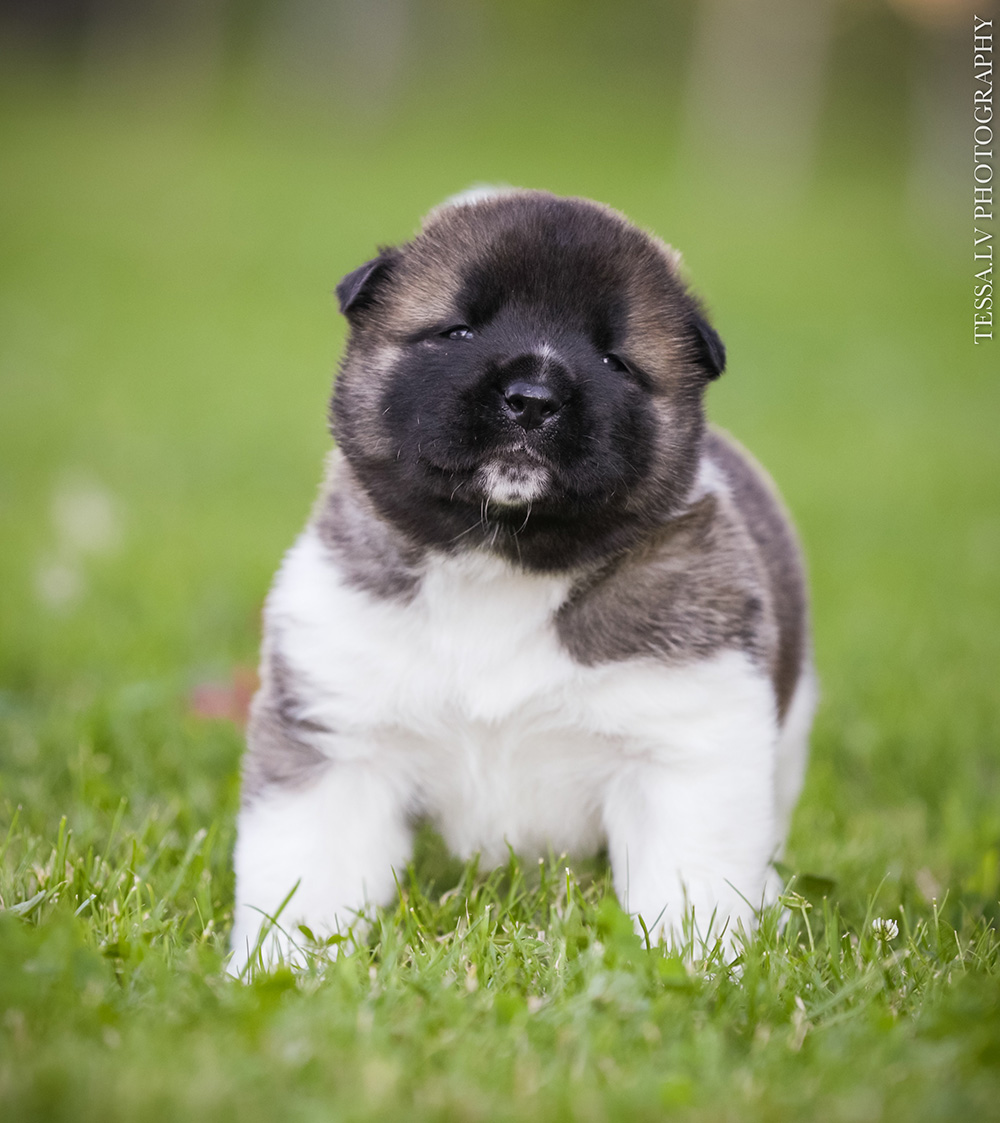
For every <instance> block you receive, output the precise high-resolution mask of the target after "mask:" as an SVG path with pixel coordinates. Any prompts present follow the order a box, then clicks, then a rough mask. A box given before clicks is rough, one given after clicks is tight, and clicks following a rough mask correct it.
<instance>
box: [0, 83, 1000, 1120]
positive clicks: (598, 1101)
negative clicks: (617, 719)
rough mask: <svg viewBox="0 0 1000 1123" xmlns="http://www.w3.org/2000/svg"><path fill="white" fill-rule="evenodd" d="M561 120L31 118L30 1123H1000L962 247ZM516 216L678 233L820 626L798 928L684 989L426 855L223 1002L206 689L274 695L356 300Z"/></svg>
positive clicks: (7, 649)
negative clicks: (338, 304)
mask: <svg viewBox="0 0 1000 1123" xmlns="http://www.w3.org/2000/svg"><path fill="white" fill-rule="evenodd" d="M579 94H580V100H579V102H574V103H573V104H569V103H568V101H567V102H563V103H558V104H555V103H554V105H553V110H552V113H551V115H550V116H549V117H548V118H547V120H546V121H545V122H544V123H540V122H538V121H532V122H529V123H527V124H525V123H523V122H514V121H511V120H506V119H504V118H503V117H502V115H497V116H496V117H494V118H491V119H490V120H492V124H490V125H489V127H487V128H485V129H476V128H472V127H471V126H470V119H469V118H468V117H467V116H463V113H466V109H465V107H463V106H462V105H461V104H460V103H459V102H458V101H456V102H455V103H454V104H452V103H450V102H449V104H448V106H447V107H445V108H444V109H442V110H441V113H440V114H439V115H438V116H437V117H435V119H434V126H433V129H432V128H431V126H430V125H429V124H427V121H426V120H423V123H422V124H421V125H420V127H416V126H415V125H414V123H413V121H411V122H410V123H409V125H407V127H404V126H403V125H402V124H399V123H397V124H386V125H384V126H381V127H380V130H376V132H378V135H377V136H375V137H373V136H372V135H370V134H367V135H362V134H361V133H360V132H352V131H351V130H349V129H348V128H347V127H346V126H340V125H337V124H336V123H331V122H329V121H325V120H323V119H321V118H312V119H304V120H303V119H295V120H293V119H291V118H286V117H282V116H281V115H280V114H278V113H277V112H274V113H264V112H261V113H260V114H259V115H257V116H256V117H252V116H251V115H249V114H245V115H239V116H238V117H237V118H235V119H232V118H225V119H222V118H219V119H216V118H215V117H213V116H212V115H207V116H206V115H198V114H196V113H192V112H189V111H188V110H186V109H185V108H184V107H183V106H182V105H181V106H178V105H175V104H174V103H172V102H167V103H166V104H165V107H164V105H158V104H157V103H156V102H155V99H151V100H150V101H146V102H143V101H141V99H140V100H138V101H135V100H133V99H131V98H130V97H128V96H125V94H124V93H123V94H120V95H119V96H114V95H113V94H110V93H108V92H107V91H105V92H104V93H103V94H101V93H95V94H92V95H91V96H89V97H87V98H71V97H69V95H68V94H67V93H66V91H65V89H64V88H63V87H61V86H60V85H59V84H58V83H50V84H44V83H41V82H38V81H36V80H35V79H33V78H31V77H27V76H22V77H21V79H20V80H15V79H13V78H8V79H7V85H6V86H5V87H4V97H3V100H2V105H0V542H2V548H0V1116H2V1117H3V1118H4V1119H5V1120H10V1121H12V1123H13V1121H15V1120H18V1121H20V1120H59V1119H66V1120H90V1119H93V1120H101V1121H102V1123H105V1121H106V1123H110V1121H115V1120H121V1121H123V1123H124V1121H129V1123H131V1121H133V1120H136V1119H140V1118H141V1119H143V1120H157V1119H184V1120H200V1119H206V1120H208V1119H211V1120H213V1121H220V1120H225V1119H234V1120H236V1119H238V1120H253V1119H258V1118H259V1119H274V1118H280V1119H285V1120H313V1119H316V1120H328V1119H345V1120H353V1119H359V1120H360V1119H371V1118H407V1119H414V1120H424V1119H428V1120H430V1119H468V1120H480V1119H483V1120H485V1119H491V1120H492V1119H511V1120H515V1119H516V1120H522V1119H539V1120H554V1119H560V1118H567V1119H568V1118H575V1119H576V1118H578V1119H584V1120H590V1119H593V1120H601V1119H619V1118H635V1119H647V1118H648V1119H654V1118H662V1117H663V1116H664V1115H670V1116H672V1117H677V1118H679V1119H691V1120H739V1121H746V1120H761V1121H764V1120H766V1121H768V1123H775V1121H780V1120H785V1119H788V1120H801V1119H819V1120H845V1121H850V1123H856V1121H860V1120H877V1119H889V1118H907V1119H914V1120H932V1119H959V1118H982V1119H986V1118H997V1117H998V1115H1000V1106H998V1105H1000V937H998V931H997V925H998V919H1000V903H998V897H1000V746H998V691H997V681H998V678H997V669H998V666H1000V628H998V621H1000V611H998V610H1000V581H998V580H997V566H998V561H1000V473H998V471H997V469H998V453H997V449H998V440H997V419H998V417H1000V410H998V407H1000V389H998V387H1000V380H998V379H997V377H996V370H997V367H996V362H995V356H996V352H995V351H993V350H991V348H989V347H985V346H984V347H980V348H978V349H977V348H974V347H973V345H972V331H971V323H972V314H971V303H972V297H971V287H972V281H971V273H972V270H971V269H970V268H969V264H970V259H969V255H970V254H971V250H969V251H968V253H967V247H966V245H965V241H966V240H967V239H966V234H967V231H965V230H964V228H962V230H961V231H959V232H958V233H956V232H954V231H953V230H952V229H951V228H950V227H946V228H945V229H944V231H943V232H942V231H935V230H934V229H932V228H928V226H927V225H926V224H924V225H921V226H920V227H917V226H916V225H914V224H912V223H910V222H909V221H908V220H907V218H906V214H905V213H904V212H905V208H903V207H902V205H901V203H900V198H901V193H900V191H899V190H898V187H897V186H896V185H897V183H898V180H899V176H898V174H897V171H896V170H895V169H893V168H891V167H889V168H887V169H886V170H885V172H884V174H883V173H882V171H880V169H879V168H877V167H875V166H873V167H869V168H867V169H861V170H858V171H857V173H856V174H853V175H849V174H846V173H845V174H838V172H837V171H836V170H835V169H833V168H830V169H828V171H827V173H825V174H824V176H823V177H822V178H821V179H820V180H819V181H818V182H817V183H815V184H814V185H812V187H810V188H809V190H808V192H807V195H806V197H805V198H804V200H802V201H801V202H800V203H799V204H798V205H794V206H788V205H785V204H784V203H782V202H780V201H776V200H769V199H768V198H767V197H765V196H763V195H755V194H754V193H753V192H752V191H746V192H745V191H742V190H737V189H735V188H734V185H732V184H718V183H716V184H710V183H701V182H697V181H690V180H687V179H685V178H683V177H681V176H680V175H678V174H676V173H675V172H673V171H671V168H670V167H669V165H668V164H666V163H664V158H663V153H662V151H660V150H658V149H657V148H656V146H651V145H650V144H649V143H647V142H646V141H647V139H648V137H649V136H650V135H652V133H653V131H654V130H655V128H656V127H657V122H656V116H655V110H654V109H653V108H650V109H649V110H648V111H646V115H644V114H643V113H642V112H640V113H638V114H635V113H633V114H632V115H631V116H630V117H629V118H628V119H629V120H631V121H632V124H630V125H627V126H626V125H622V124H621V121H622V120H623V119H626V118H624V117H622V116H616V115H615V113H614V112H613V111H614V106H611V107H610V108H609V106H608V104H607V100H606V99H603V100H602V101H601V103H600V106H598V105H596V104H595V105H594V106H593V107H591V106H589V103H588V102H587V100H586V99H587V92H586V91H585V90H580V91H579ZM591 108H592V109H593V114H592V116H591V117H588V116H587V114H588V112H589V111H590V109H591ZM585 119H586V120H590V121H592V122H593V129H594V130H596V135H598V136H599V137H603V138H604V140H606V142H607V143H606V145H605V146H604V148H603V149H602V152H601V158H600V159H595V156H594V147H593V145H592V144H589V143H583V140H582V137H583V131H582V126H581V125H580V122H581V121H582V120H585ZM417 120H420V111H419V109H416V110H414V121H417ZM630 130H631V131H630ZM442 137H446V138H447V140H448V143H447V144H443V143H442ZM493 179H496V180H503V181H509V182H516V183H524V184H527V185H530V186H544V187H549V188H551V189H553V190H556V191H560V192H567V193H578V194H585V195H592V196H595V197H598V198H601V199H603V200H605V201H607V202H609V203H612V204H614V205H616V206H618V207H620V208H621V209H622V210H624V211H626V212H627V213H629V214H630V215H631V216H632V217H634V218H635V219H636V220H637V221H639V222H640V223H642V224H644V225H648V226H650V227H653V228H655V229H656V230H657V231H658V232H660V233H661V234H663V235H664V236H665V237H666V238H667V239H668V240H671V241H673V242H674V243H675V244H676V245H678V246H679V247H680V248H681V249H683V250H684V252H685V260H686V262H687V264H688V266H689V268H690V271H691V275H692V277H693V279H694V283H695V287H696V289H697V290H698V291H700V292H701V293H703V294H704V295H705V297H706V299H707V302H708V304H709V306H710V307H711V308H712V310H713V315H714V319H715V322H716V325H717V327H718V328H719V330H720V333H721V335H722V336H723V338H724V339H725V340H726V343H727V345H728V348H729V353H730V369H729V371H728V372H727V374H726V375H725V376H724V378H723V379H722V380H721V381H720V382H719V383H718V384H717V385H716V386H713V388H712V390H711V392H710V398H709V407H710V412H711V415H712V417H713V418H714V419H715V420H717V421H718V422H720V423H721V424H723V425H725V426H726V427H728V428H729V429H731V430H732V431H733V432H734V433H735V434H736V435H737V436H738V437H739V438H740V439H741V440H742V441H743V442H744V443H745V444H747V445H748V446H749V447H750V448H751V449H753V450H754V452H755V453H756V454H757V455H758V457H759V458H760V459H761V460H762V461H763V462H764V463H765V464H767V465H768V466H769V467H770V468H771V470H772V472H773V473H774V475H775V476H776V478H777V479H778V481H779V482H780V484H781V486H782V489H783V491H784V493H785V495H786V498H787V500H788V503H789V505H790V507H791V508H792V510H793V512H794V513H795V516H796V519H797V522H798V524H799V526H800V528H801V531H802V535H803V538H804V541H805V544H806V549H807V553H808V557H809V561H810V570H811V581H812V587H813V592H814V599H815V612H814V615H815V628H816V644H817V655H818V662H819V668H820V674H821V679H822V685H823V692H824V701H823V705H822V707H821V710H820V713H819V717H818V720H817V726H816V731H815V735H814V740H813V758H812V762H811V766H810V771H809V775H808V780H807V785H806V790H805V793H804V796H803V799H802V802H801V804H800V807H799V809H798V812H797V814H796V817H795V821H794V826H793V832H792V836H791V840H790V844H789V847H788V852H787V855H786V863H787V865H788V869H789V874H790V875H794V878H795V879H794V880H793V881H792V882H791V883H790V886H789V889H788V892H787V894H786V897H785V900H784V904H785V906H786V909H787V912H788V915H789V920H788V923H787V925H786V926H785V927H784V929H783V930H779V926H778V917H777V914H776V913H775V914H770V915H767V916H765V917H764V918H763V921H762V926H761V930H760V932H759V934H758V935H757V936H756V938H755V939H754V940H753V941H752V942H750V943H749V944H748V945H747V946H746V949H745V953H744V955H743V957H742V964H741V967H740V969H739V970H738V971H732V970H729V969H727V968H726V967H725V966H723V965H722V964H721V963H719V962H718V961H716V960H714V959H712V958H709V959H708V961H706V962H705V963H703V964H701V965H700V966H698V967H696V968H689V967H686V966H685V961H684V959H683V958H682V957H680V956H678V955H676V954H673V953H671V952H670V951H668V950H664V949H653V950H652V951H650V950H647V949H646V948H644V947H642V946H641V945H640V942H639V940H638V939H637V938H636V937H634V936H633V935H632V931H631V926H630V924H629V922H628V920H627V918H625V917H624V916H623V914H622V913H621V911H620V910H619V908H618V907H617V905H616V904H615V902H614V898H613V895H612V894H611V893H610V889H609V883H608V875H607V871H606V869H605V868H604V867H603V866H602V865H601V864H600V863H591V864H587V865H586V866H584V865H581V864H580V863H577V862H574V861H573V859H572V856H570V857H564V856H561V855H552V857H551V859H550V860H549V861H548V862H544V863H542V864H541V865H540V866H539V867H538V868H535V866H534V865H532V864H530V863H529V864H527V865H525V864H522V863H519V862H518V861H517V860H516V859H515V858H512V860H511V864H510V866H509V868H507V869H505V870H501V871H497V872H494V873H492V874H485V873H479V872H478V871H477V870H476V869H475V868H464V867H462V866H460V865H456V864H454V863H452V862H450V861H449V860H448V859H447V857H446V856H445V855H443V854H442V853H440V850H439V847H438V845H437V844H436V841H435V840H434V838H433V837H431V836H428V837H426V838H424V840H423V845H422V847H421V852H420V854H419V856H418V858H417V860H416V861H415V863H414V866H413V868H412V869H411V871H410V872H409V875H408V876H407V878H406V879H405V880H404V883H403V884H402V886H401V896H400V901H399V904H398V906H397V907H396V908H395V909H389V910H387V911H386V912H384V913H383V914H380V915H379V916H378V917H377V918H376V923H375V926H374V930H373V934H372V937H371V940H370V942H369V944H368V945H367V946H366V947H364V948H362V949H360V950H358V951H357V952H356V953H355V954H353V955H351V956H344V957H341V958H340V959H338V960H336V961H335V962H333V963H332V964H330V965H329V966H326V967H325V968H324V965H323V964H322V963H319V962H317V965H316V967H315V969H314V970H313V971H311V972H307V973H305V974H304V975H302V976H301V977H298V978H293V977H292V976H291V975H289V974H287V973H282V972H278V973H276V974H274V975H272V976H270V977H266V978H261V979H258V980H256V981H254V982H253V983H251V984H250V985H239V984H236V983H234V982H232V981H231V980H229V979H227V978H225V977H224V976H223V974H222V966H223V962H224V957H225V950H226V938H227V932H228V928H229V924H230V915H231V909H232V897H233V880H232V874H231V871H230V854H231V849H232V844H233V824H234V816H235V811H236V807H237V803H238V781H237V769H238V761H239V754H240V749H241V739H240V733H239V730H238V729H237V727H236V726H235V725H234V724H232V723H231V722H228V721H226V720H224V719H221V718H220V719H219V720H207V719H206V718H204V717H201V716H198V715H197V714H196V713H194V712H193V710H192V705H191V698H192V695H193V693H194V692H196V691H197V690H198V689H199V688H200V689H202V690H203V691H204V688H205V687H206V684H208V685H211V684H214V683H221V684H225V683H227V682H228V681H230V679H231V676H232V675H233V673H234V668H240V667H246V666H248V665H249V666H252V665H253V663H254V662H255V659H256V646H257V642H258V613H259V608H260V604H261V601H262V599H263V596H264V594H265V592H266V589H267V586H268V582H269V580H270V577H271V574H272V573H273V571H274V569H275V567H276V565H277V563H278V560H279V559H280V556H281V553H282V551H283V550H284V549H285V548H286V547H287V546H288V545H289V544H290V542H291V540H292V538H293V536H294V534H295V533H296V531H297V529H298V528H299V527H300V525H301V524H302V522H303V520H304V518H305V515H306V513H307V511H308V508H309V506H310V503H311V501H312V498H313V496H314V494H315V489H316V486H317V483H318V480H319V476H320V464H321V458H322V455H323V453H324V451H325V449H326V448H327V437H326V433H325V427H324V410H325V401H326V397H327V395H328V391H329V382H330V378H331V374H332V372H333V370H334V368H335V364H336V357H337V353H338V348H339V346H340V343H341V340H342V325H341V323H340V322H339V320H338V317H337V315H336V313H335V304H334V301H333V298H332V296H331V290H332V288H333V286H334V285H335V284H336V282H337V280H338V279H339V277H340V276H341V275H342V274H343V273H346V272H347V271H348V270H350V269H351V268H353V267H354V266H355V265H357V264H359V263H360V262H361V261H363V260H364V259H365V257H366V256H369V255H370V253H371V250H372V248H373V247H374V246H375V245H376V244H377V243H384V242H387V241H391V240H393V239H399V238H403V237H406V236H407V235H408V233H409V232H410V231H411V230H412V228H413V227H414V225H415V224H416V222H417V219H418V217H419V215H420V213H421V212H422V211H423V210H425V209H426V208H427V207H429V206H430V205H432V204H433V203H435V202H436V201H438V200H439V199H440V198H442V197H443V196H445V195H446V194H448V193H450V192H452V191H454V190H456V189H458V188H460V187H463V186H465V185H467V184H468V183H470V182H473V181H477V180H487V181H489V180H493ZM996 346H1000V344H994V347H996Z"/></svg>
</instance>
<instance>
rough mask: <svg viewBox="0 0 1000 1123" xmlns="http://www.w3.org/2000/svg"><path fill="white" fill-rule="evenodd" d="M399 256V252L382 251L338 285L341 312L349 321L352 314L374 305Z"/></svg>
mask: <svg viewBox="0 0 1000 1123" xmlns="http://www.w3.org/2000/svg"><path fill="white" fill-rule="evenodd" d="M399 256H400V255H399V251H398V250H392V249H384V250H380V251H379V255H378V257H373V258H372V260H371V261H366V262H365V263H364V265H359V266H358V268H357V269H355V270H354V271H353V272H351V273H348V274H347V276H346V277H345V278H344V279H343V280H342V281H341V282H340V284H339V285H337V289H336V292H337V300H338V301H339V302H340V310H341V312H343V314H344V315H345V316H347V318H348V319H350V318H351V315H352V313H354V312H360V311H361V310H362V309H363V308H367V307H368V306H369V305H371V304H372V303H374V300H375V294H376V292H377V291H378V288H379V285H380V284H381V283H382V282H383V281H384V280H385V278H386V277H388V275H389V273H390V272H391V271H392V268H393V266H394V265H395V264H396V262H397V261H398V259H399Z"/></svg>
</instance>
